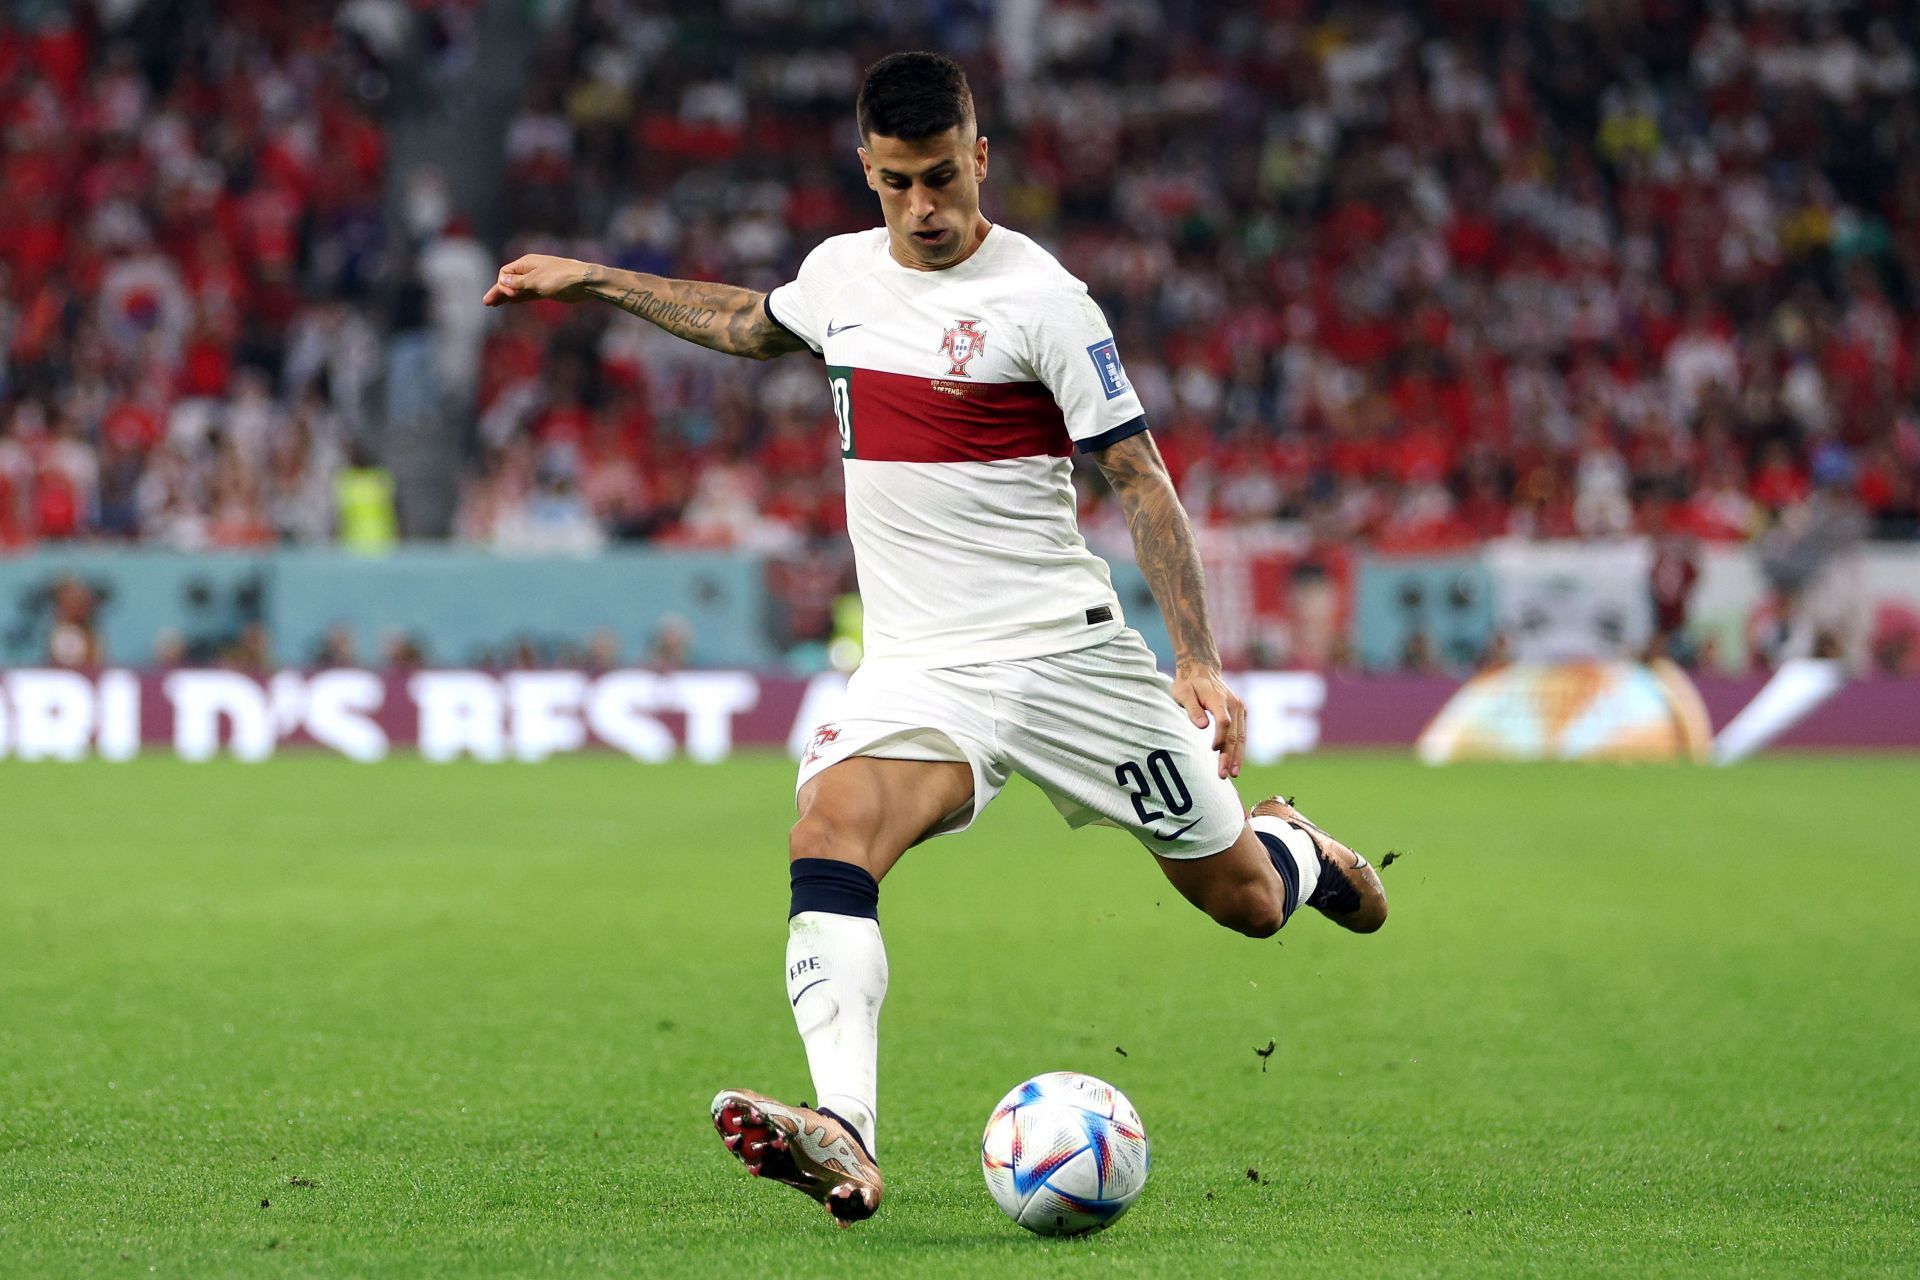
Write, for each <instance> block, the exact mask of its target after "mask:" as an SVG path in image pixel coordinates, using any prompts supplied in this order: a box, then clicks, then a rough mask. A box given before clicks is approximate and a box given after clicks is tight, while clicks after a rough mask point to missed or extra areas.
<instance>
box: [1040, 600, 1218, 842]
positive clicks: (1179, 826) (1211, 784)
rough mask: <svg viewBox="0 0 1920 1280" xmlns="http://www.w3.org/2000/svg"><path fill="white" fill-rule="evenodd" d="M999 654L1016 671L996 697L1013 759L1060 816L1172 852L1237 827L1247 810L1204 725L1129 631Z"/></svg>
mask: <svg viewBox="0 0 1920 1280" xmlns="http://www.w3.org/2000/svg"><path fill="white" fill-rule="evenodd" d="M1003 665H1005V666H1006V667H1008V668H1009V669H1010V670H1011V671H1013V672H1014V673H1015V674H1016V675H1017V676H1018V677H1019V679H1021V680H1022V681H1023V682H1024V683H1023V684H1022V685H1021V686H1020V687H1019V688H1017V689H1015V690H1012V691H1011V694H1012V696H1009V697H1007V698H1006V699H1004V700H1003V702H1004V705H1005V706H1006V707H1007V708H1009V710H1008V712H1007V714H1008V715H1009V716H1010V717H1011V718H1012V719H1013V722H1014V723H1012V724H1011V725H1009V726H1005V731H1006V735H1007V739H1008V741H1010V742H1011V743H1012V744H1013V746H1012V748H1011V752H1010V754H1011V757H1012V760H1013V767H1014V768H1015V769H1016V770H1017V771H1018V772H1020V773H1022V774H1024V775H1026V777H1027V778H1028V779H1030V780H1031V781H1033V782H1034V783H1035V784H1037V785H1038V786H1039V787H1040V789H1041V790H1042V791H1044V792H1045V793H1046V794H1047V798H1048V799H1050V800H1051V801H1052V802H1053V804H1054V807H1055V808H1056V809H1058V810H1059V811H1060V813H1061V815H1062V816H1063V817H1065V818H1066V820H1067V821H1068V823H1070V824H1071V825H1073V826H1076V827H1077V826H1085V825H1087V824H1089V823H1099V824H1102V825H1106V826H1115V827H1120V828H1122V829H1124V830H1126V831H1130V832H1132V833H1133V835H1134V836H1135V837H1136V838H1137V839H1138V840H1139V841H1140V842H1141V843H1142V844H1144V845H1145V846H1146V847H1147V848H1148V850H1150V851H1151V852H1153V853H1154V854H1156V855H1160V856H1164V857H1168V858H1204V857H1208V856H1210V855H1213V854H1217V853H1220V852H1221V851H1222V850H1225V849H1226V848H1228V847H1229V846H1231V845H1232V844H1233V843H1234V842H1235V841H1236V840H1237V839H1238V838H1239V836H1240V832H1241V831H1242V829H1243V828H1244V827H1245V825H1246V811H1245V810H1244V809H1242V808H1241V806H1240V797H1239V794H1238V793H1237V792H1236V791H1235V790H1234V787H1233V783H1232V782H1230V781H1228V780H1227V779H1224V778H1222V777H1220V774H1219V759H1218V756H1217V754H1216V753H1215V752H1214V751H1213V747H1212V743H1213V736H1212V730H1211V729H1202V728H1196V727H1195V726H1194V724H1193V722H1192V721H1191V720H1189V719H1188V718H1187V715H1186V712H1185V711H1184V710H1182V709H1181V707H1180V705H1179V704H1178V703H1177V702H1175V701H1174V700H1173V695H1172V686H1171V683H1170V682H1169V681H1168V680H1167V678H1166V676H1164V675H1163V674H1161V672H1160V671H1159V670H1158V668H1157V667H1155V665H1154V661H1153V655H1152V653H1151V651H1149V650H1148V649H1147V647H1146V645H1145V644H1144V643H1142V642H1141V641H1140V640H1139V638H1138V637H1137V636H1133V635H1131V633H1123V634H1122V636H1120V637H1116V639H1115V640H1112V641H1109V642H1107V643H1106V644H1103V645H1098V646H1095V647H1093V648H1090V649H1083V650H1076V651H1074V652H1072V653H1066V654H1057V655H1054V656H1052V657H1049V658H1046V659H1043V660H1040V661H1038V662H1032V663H1024V664H1003Z"/></svg>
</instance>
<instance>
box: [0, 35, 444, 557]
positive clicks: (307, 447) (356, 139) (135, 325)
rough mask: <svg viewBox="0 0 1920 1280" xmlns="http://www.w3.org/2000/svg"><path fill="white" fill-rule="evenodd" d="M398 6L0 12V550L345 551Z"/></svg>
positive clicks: (362, 430) (373, 404) (387, 301)
mask: <svg viewBox="0 0 1920 1280" xmlns="http://www.w3.org/2000/svg"><path fill="white" fill-rule="evenodd" d="M460 2H461V0H452V3H451V5H450V6H448V5H443V6H441V7H452V8H456V9H457V8H458V7H459V5H460ZM426 7H432V6H426ZM394 9H399V10H401V11H402V13H404V6H403V5H402V4H401V2H400V0H353V2H352V3H348V4H345V5H286V4H276V3H273V2H272V0H221V2H220V3H218V4H216V5H188V4H182V3H177V2H175V0H100V2H99V3H96V4H86V3H68V2H67V0H18V2H17V3H15V4H13V5H11V6H9V9H8V12H7V14H6V15H5V16H0V190H4V192H5V199H4V201H0V352H4V356H5V359H4V363H0V548H6V547H10V546H18V545H21V544H25V543H34V542H51V541H62V540H72V539H85V538H92V539H108V540H135V539H137V540H140V541H143V542H149V543H155V544H159V545H166V546H174V547H182V548H199V547H235V546H255V545H262V544H272V543H277V542H285V543H323V542H329V541H332V540H334V539H335V538H336V537H338V536H340V535H342V534H343V533H344V534H347V535H349V540H350V535H351V534H352V533H353V531H354V529H353V526H354V524H355V521H354V518H353V517H354V514H355V510H356V508H355V502H356V492H355V482H356V480H357V479H358V480H365V479H366V474H357V473H373V472H377V470H378V468H377V465H376V463H377V459H376V458H375V456H374V455H375V446H376V442H377V440H378V428H379V426H380V423H379V421H378V418H379V413H378V392H379V389H380V382H381V379H382V378H383V376H384V374H385V372H386V363H387V349H386V345H385V340H384V339H385V335H386V332H387V331H388V330H389V329H390V328H391V327H392V320H393V310H394V298H393V294H392V290H391V288H390V284H391V272H390V270H389V269H388V264H387V262H386V260H385V257H384V255H385V253H386V251H387V245H386V239H387V237H386V233H385V221H386V216H387V215H386V209H385V184H386V175H387V163H386V136H385V132H384V130H383V127H382V124H381V121H380V118H379V107H380V104H381V101H382V99H383V98H384V97H385V96H386V95H387V92H388V90H389V87H390V84H389V80H388V78H387V76H386V74H385V71H384V70H383V63H384V61H385V58H386V56H387V55H388V54H389V53H390V52H391V48H392V41H391V35H392V24H391V19H392V18H393V16H394V15H393V13H392V12H391V11H392V10H394ZM356 455H358V457H356ZM356 464H357V465H356ZM362 487H363V488H364V485H363V486H362ZM343 507H344V509H345V510H344V517H345V518H344V519H343ZM375 523H376V524H377V523H378V520H377V518H376V519H375ZM387 523H389V524H390V523H391V518H390V515H389V517H388V520H387ZM343 525H344V526H345V527H344V528H343Z"/></svg>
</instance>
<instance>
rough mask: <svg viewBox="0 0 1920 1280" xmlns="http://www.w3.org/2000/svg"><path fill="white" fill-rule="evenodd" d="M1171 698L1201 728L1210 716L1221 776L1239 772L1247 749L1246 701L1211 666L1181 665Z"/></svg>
mask: <svg viewBox="0 0 1920 1280" xmlns="http://www.w3.org/2000/svg"><path fill="white" fill-rule="evenodd" d="M1173 700H1174V701H1175V702H1177V703H1179V704H1180V705H1181V707H1182V708H1184V709H1185V710H1186V713H1187V718H1188V719H1190V720H1192V721H1193V724H1194V727H1195V728H1197V729H1204V728H1206V727H1207V723H1208V719H1209V717H1211V719H1212V723H1213V749H1214V750H1215V751H1217V752H1219V753H1220V776H1221V777H1223V778H1237V777H1239V776H1240V761H1241V760H1242V758H1244V757H1245V755H1246V752H1247V704H1246V703H1244V702H1242V701H1240V699H1239V698H1238V697H1237V696H1235V694H1234V692H1233V690H1231V689H1229V688H1227V682H1226V681H1225V680H1222V679H1221V678H1220V673H1219V672H1218V671H1217V670H1215V669H1214V668H1212V667H1201V666H1182V667H1180V668H1179V669H1178V670H1176V671H1175V672H1174V676H1173Z"/></svg>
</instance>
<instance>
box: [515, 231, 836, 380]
mask: <svg viewBox="0 0 1920 1280" xmlns="http://www.w3.org/2000/svg"><path fill="white" fill-rule="evenodd" d="M534 298H557V299H559V300H560V301H561V302H585V301H586V300H587V299H589V298H598V299H599V300H600V301H602V302H611V303H612V304H613V305H614V306H616V307H619V308H620V309H621V310H622V311H627V312H631V313H632V314H634V315H636V316H639V317H640V318H641V319H642V320H651V321H652V322H653V323H654V324H656V325H659V326H660V327H661V328H662V329H665V330H666V331H667V332H668V333H671V334H672V335H674V336H675V337H676V338H685V339H686V340H687V341H688V342H697V343H699V344H700V345H701V346H703V347H711V348H713V349H714V350H715V351H724V352H726V353H727V354H728V355H730V356H750V357H752V358H753V359H755V360H770V359H772V358H773V357H774V356H783V355H785V354H787V352H789V351H804V350H805V349H806V343H804V342H802V341H801V340H800V339H799V338H798V337H796V336H794V335H793V334H792V333H790V332H789V331H788V330H786V329H784V328H782V327H781V326H779V325H778V324H775V323H774V321H773V317H772V316H770V315H769V314H768V313H767V308H766V299H767V295H766V294H764V293H758V292H755V291H754V290H752V289H742V288H739V287H738V286H736V285H730V284H708V283H706V282H704V281H700V280H669V279H667V278H666V277H665V276H653V275H647V274H646V273H645V272H640V271H622V270H620V269H619V268H618V267H603V266H601V265H599V264H598V263H594V262H580V261H577V260H575V259H573V258H556V257H552V256H550V255H548V254H544V253H530V254H527V255H526V256H525V257H521V258H516V259H514V260H513V261H512V262H509V263H508V264H507V265H506V266H504V267H502V268H500V278H499V279H497V280H495V281H494V284H493V287H492V288H491V289H488V290H487V296H486V297H485V298H483V299H482V301H483V302H485V303H486V305H487V306H489V307H498V306H504V305H506V304H507V303H509V302H526V301H529V300H531V299H534Z"/></svg>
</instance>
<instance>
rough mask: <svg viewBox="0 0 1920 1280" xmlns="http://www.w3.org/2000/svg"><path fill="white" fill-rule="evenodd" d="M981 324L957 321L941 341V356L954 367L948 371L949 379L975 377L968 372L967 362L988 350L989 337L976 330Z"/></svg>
mask: <svg viewBox="0 0 1920 1280" xmlns="http://www.w3.org/2000/svg"><path fill="white" fill-rule="evenodd" d="M979 323H980V322H979V321H978V320H960V321H956V322H955V323H954V326H953V328H951V329H949V330H947V334H946V336H945V337H944V338H942V339H941V340H940V354H941V355H943V356H945V357H946V358H947V361H948V363H949V364H950V365H951V366H952V367H951V368H949V369H948V370H947V376H948V377H951V378H970V377H972V376H973V375H972V374H970V373H968V372H967V361H969V360H971V359H973V358H974V357H975V356H977V355H979V354H980V353H981V352H982V351H985V350H986V349H987V335H986V334H984V333H982V332H981V331H980V330H978V329H976V328H974V326H975V325H977V324H979Z"/></svg>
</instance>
